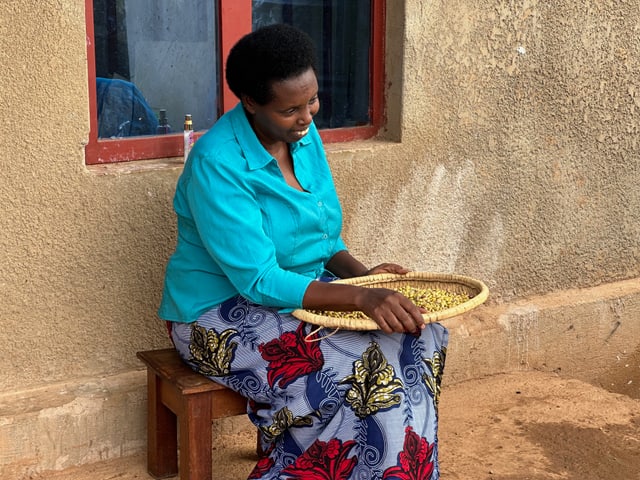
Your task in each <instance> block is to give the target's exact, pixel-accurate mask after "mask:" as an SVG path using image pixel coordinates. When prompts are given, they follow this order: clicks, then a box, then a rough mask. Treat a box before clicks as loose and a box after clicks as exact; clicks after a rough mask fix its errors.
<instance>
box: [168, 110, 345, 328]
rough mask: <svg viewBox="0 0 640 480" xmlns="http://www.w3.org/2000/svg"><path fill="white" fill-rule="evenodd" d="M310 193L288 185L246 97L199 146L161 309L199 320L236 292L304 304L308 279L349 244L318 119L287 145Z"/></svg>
mask: <svg viewBox="0 0 640 480" xmlns="http://www.w3.org/2000/svg"><path fill="white" fill-rule="evenodd" d="M290 149H291V154H292V157H293V164H294V169H295V172H296V177H297V179H298V181H299V182H300V185H302V188H303V189H304V192H301V191H299V190H296V189H295V188H292V187H290V186H289V185H288V184H287V183H286V181H285V179H284V177H283V175H282V173H281V172H280V168H279V167H278V163H277V161H276V160H275V159H274V158H273V157H272V156H271V155H270V154H269V153H268V152H267V151H266V150H265V149H264V147H263V146H262V144H261V143H260V142H259V141H258V138H257V137H256V135H255V133H254V132H253V129H252V128H251V126H250V125H249V121H248V120H247V117H246V115H245V112H244V110H243V108H242V105H241V104H238V106H236V107H235V108H234V109H233V110H231V111H230V112H228V113H226V114H225V115H223V116H222V117H221V118H220V119H219V120H218V121H217V122H216V123H215V125H214V126H213V127H212V128H211V129H210V130H209V131H208V132H207V133H206V134H205V135H203V136H202V137H201V138H200V139H199V140H198V141H197V142H196V144H195V145H194V146H193V149H192V151H191V153H190V155H189V158H188V160H187V162H186V164H185V166H184V170H183V172H182V175H181V176H180V178H179V179H178V184H177V186H176V193H175V197H174V201H173V205H174V209H175V211H176V214H177V219H178V222H177V223H178V240H177V245H176V249H175V252H174V253H173V255H172V256H171V258H170V259H169V262H168V264H167V268H166V273H165V282H164V289H163V294H162V302H161V304H160V308H159V310H158V314H159V315H160V317H161V318H163V319H165V320H172V321H177V322H193V321H195V320H196V319H197V318H198V317H199V316H200V315H201V314H203V313H204V312H206V311H207V310H209V309H211V308H212V307H214V306H216V305H218V304H220V303H222V302H223V301H225V300H227V299H228V298H231V297H233V296H235V295H237V294H240V295H242V296H244V297H246V298H247V299H249V300H250V301H252V302H254V303H257V304H260V305H265V306H271V307H279V308H283V309H292V308H298V307H301V306H302V298H303V296H304V293H305V291H306V289H307V287H308V286H309V284H310V283H311V282H312V281H314V280H315V279H317V278H318V277H320V276H321V275H322V274H323V272H324V270H325V265H326V263H327V262H328V261H329V260H330V259H331V257H333V256H334V255H335V254H336V253H338V252H339V251H340V250H345V249H346V246H345V244H344V242H343V241H342V238H341V236H340V232H341V229H342V210H341V207H340V202H339V200H338V196H337V194H336V191H335V187H334V184H333V179H332V177H331V172H330V170H329V165H328V163H327V159H326V156H325V153H324V149H323V147H322V141H321V139H320V136H319V134H318V131H317V129H316V127H315V125H311V128H310V130H309V133H308V134H307V135H306V136H305V137H303V138H302V139H301V140H300V141H298V142H296V143H293V144H291V145H290Z"/></svg>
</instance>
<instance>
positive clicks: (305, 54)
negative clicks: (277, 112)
mask: <svg viewBox="0 0 640 480" xmlns="http://www.w3.org/2000/svg"><path fill="white" fill-rule="evenodd" d="M309 68H312V69H313V70H314V71H316V54H315V49H314V45H313V41H312V40H311V37H309V35H307V34H306V33H304V32H302V31H300V30H298V29H297V28H295V27H292V26H290V25H285V24H276V25H269V26H266V27H262V28H260V29H258V30H256V31H254V32H251V33H249V34H247V35H245V36H244V37H242V38H241V39H240V40H239V41H238V43H236V44H235V45H234V46H233V48H231V52H229V57H228V58H227V71H226V78H227V84H228V85H229V88H230V89H231V91H232V92H233V93H234V94H235V95H236V97H238V98H242V95H247V96H249V97H251V98H252V99H253V100H254V101H255V102H257V103H258V104H259V105H265V104H267V103H269V102H270V101H271V100H272V99H273V92H272V90H271V85H272V83H273V82H277V81H280V80H286V79H288V78H292V77H296V76H298V75H300V74H302V73H304V72H306V71H307V70H308V69H309Z"/></svg>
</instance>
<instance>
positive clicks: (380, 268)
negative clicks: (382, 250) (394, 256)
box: [367, 263, 411, 275]
mask: <svg viewBox="0 0 640 480" xmlns="http://www.w3.org/2000/svg"><path fill="white" fill-rule="evenodd" d="M410 271H411V270H409V269H408V268H405V267H403V266H401V265H398V264H396V263H381V264H380V265H377V266H375V267H373V268H372V269H370V270H369V271H368V272H367V275H376V274H378V273H397V274H399V275H404V274H405V273H409V272H410Z"/></svg>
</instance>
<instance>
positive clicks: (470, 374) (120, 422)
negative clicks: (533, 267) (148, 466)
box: [0, 279, 640, 480]
mask: <svg viewBox="0 0 640 480" xmlns="http://www.w3.org/2000/svg"><path fill="white" fill-rule="evenodd" d="M445 324H446V325H447V327H448V328H449V330H450V333H451V338H450V344H449V349H448V352H447V363H446V369H445V376H444V377H445V384H447V383H449V384H453V383H457V382H461V381H464V380H467V379H471V378H479V377H482V376H487V375H492V374H496V373H502V372H513V371H518V370H531V369H538V370H544V371H553V372H557V373H559V374H560V375H562V376H567V377H572V378H577V379H580V380H585V381H593V380H594V379H596V378H600V377H602V376H603V375H606V373H607V371H610V370H612V369H615V368H620V367H621V366H622V365H623V364H624V360H625V357H627V356H629V355H631V354H633V353H634V352H635V351H637V350H638V349H639V348H640V282H639V281H638V280H637V279H634V280H629V281H625V282H618V283H614V284H607V285H602V286H599V287H594V288H589V289H581V290H572V291H563V292H560V293H554V294H551V295H546V296H542V297H535V298H528V299H522V300H518V301H516V302H513V303H509V304H502V305H492V304H489V305H486V306H481V307H479V308H477V309H476V310H474V311H472V312H469V313H467V314H465V315H463V316H460V317H457V318H455V319H450V320H447V321H445ZM251 428H252V426H251V424H250V423H249V422H248V420H247V419H246V418H244V417H234V418H230V419H223V420H220V421H218V422H217V423H216V424H215V425H214V435H215V434H216V433H224V432H231V431H239V430H241V429H251ZM145 432H146V374H145V372H144V371H143V370H137V371H131V372H126V373H122V374H119V375H114V376H111V377H106V378H99V379H86V378H83V379H78V380H77V381H75V382H65V383H60V384H55V385H47V386H43V387H41V388H37V389H31V390H28V391H21V392H8V393H4V394H0V452H2V457H1V458H0V478H3V479H20V480H21V479H27V478H29V477H30V476H31V475H32V474H34V473H38V472H42V471H46V470H61V469H65V468H69V467H71V466H74V465H81V464H86V463H92V462H95V461H98V460H106V459H111V458H117V457H124V456H128V455H133V454H139V453H140V452H142V451H144V449H145V445H146V433H145Z"/></svg>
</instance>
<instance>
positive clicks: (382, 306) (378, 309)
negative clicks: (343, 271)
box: [356, 287, 425, 333]
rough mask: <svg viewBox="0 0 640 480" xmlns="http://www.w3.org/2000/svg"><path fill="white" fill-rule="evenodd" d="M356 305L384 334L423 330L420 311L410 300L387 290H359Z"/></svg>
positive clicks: (423, 325)
mask: <svg viewBox="0 0 640 480" xmlns="http://www.w3.org/2000/svg"><path fill="white" fill-rule="evenodd" d="M359 290H360V291H359V292H358V296H357V299H356V303H357V304H358V306H359V307H360V308H359V309H360V310H362V311H363V312H364V313H365V314H366V315H367V316H369V317H371V318H372V319H373V320H374V321H375V322H376V323H377V324H378V326H379V327H380V329H381V330H382V331H383V332H386V333H394V332H395V333H414V332H416V331H417V330H419V329H423V328H425V322H424V318H422V313H423V312H422V310H421V309H420V308H419V307H417V306H416V305H415V304H414V303H413V302H412V301H411V300H409V299H408V298H407V297H405V296H404V295H402V294H401V293H398V292H396V291H395V290H390V289H387V288H364V287H363V288H360V289H359Z"/></svg>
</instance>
